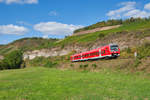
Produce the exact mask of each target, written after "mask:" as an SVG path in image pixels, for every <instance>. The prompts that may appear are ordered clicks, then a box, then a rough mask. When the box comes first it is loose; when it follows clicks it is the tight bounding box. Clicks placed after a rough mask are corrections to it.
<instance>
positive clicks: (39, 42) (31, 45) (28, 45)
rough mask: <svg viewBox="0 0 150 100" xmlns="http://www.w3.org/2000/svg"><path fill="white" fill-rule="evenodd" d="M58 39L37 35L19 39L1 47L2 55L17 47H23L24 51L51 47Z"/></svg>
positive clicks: (0, 52)
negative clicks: (38, 36)
mask: <svg viewBox="0 0 150 100" xmlns="http://www.w3.org/2000/svg"><path fill="white" fill-rule="evenodd" d="M57 40H58V39H44V38H37V37H33V38H23V39H19V40H16V41H14V42H12V43H10V44H8V45H4V46H2V47H0V55H4V54H7V53H9V52H11V51H13V50H17V49H21V50H22V51H23V52H24V51H30V50H37V49H43V48H51V47H52V46H53V44H54V43H55V42H56V41H57Z"/></svg>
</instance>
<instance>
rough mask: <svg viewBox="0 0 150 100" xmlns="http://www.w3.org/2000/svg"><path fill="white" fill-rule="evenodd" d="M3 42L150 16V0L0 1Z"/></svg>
mask: <svg viewBox="0 0 150 100" xmlns="http://www.w3.org/2000/svg"><path fill="white" fill-rule="evenodd" d="M0 13H1V14H0V44H7V43H10V42H12V41H14V40H17V39H20V38H24V37H43V38H63V37H64V36H66V35H71V34H72V32H73V31H74V30H75V29H78V28H81V27H84V26H87V25H91V24H94V23H96V22H99V21H102V20H108V19H119V18H123V19H125V18H129V17H148V16H150V0H0Z"/></svg>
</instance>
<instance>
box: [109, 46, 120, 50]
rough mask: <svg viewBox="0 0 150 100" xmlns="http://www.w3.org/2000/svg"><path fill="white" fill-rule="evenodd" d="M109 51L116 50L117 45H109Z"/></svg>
mask: <svg viewBox="0 0 150 100" xmlns="http://www.w3.org/2000/svg"><path fill="white" fill-rule="evenodd" d="M110 49H111V51H118V49H119V48H118V45H111V46H110Z"/></svg>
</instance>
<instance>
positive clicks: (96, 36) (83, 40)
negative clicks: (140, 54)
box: [55, 18, 150, 46]
mask: <svg viewBox="0 0 150 100" xmlns="http://www.w3.org/2000/svg"><path fill="white" fill-rule="evenodd" d="M130 20H132V21H130ZM125 21H126V22H125V23H124V24H123V25H122V26H121V27H119V28H115V29H111V30H105V31H98V32H94V33H89V34H84V35H79V36H68V37H66V38H65V39H63V40H62V41H60V42H56V43H55V45H57V46H65V45H73V44H79V45H82V44H83V45H86V44H89V43H96V41H98V40H102V39H104V38H105V37H109V36H110V35H116V34H126V33H130V32H132V33H134V34H133V35H137V36H138V37H136V38H143V37H146V36H150V34H149V29H150V27H149V26H150V18H149V19H140V18H139V19H132V18H131V19H127V20H125ZM139 32H140V33H141V34H139Z"/></svg>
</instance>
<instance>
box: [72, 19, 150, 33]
mask: <svg viewBox="0 0 150 100" xmlns="http://www.w3.org/2000/svg"><path fill="white" fill-rule="evenodd" d="M141 20H150V18H144V19H141V18H133V17H131V18H130V19H126V20H122V19H119V20H118V19H116V20H115V19H111V20H107V21H102V22H98V23H96V24H93V25H90V26H87V27H84V28H81V29H77V30H75V31H74V33H77V32H82V31H86V30H91V29H95V28H100V27H106V26H113V25H121V24H129V23H133V22H139V21H141Z"/></svg>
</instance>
